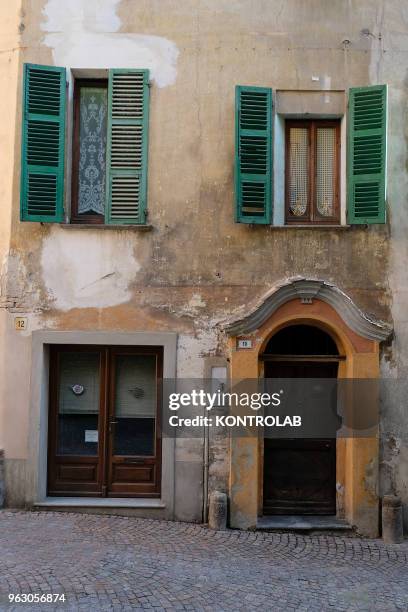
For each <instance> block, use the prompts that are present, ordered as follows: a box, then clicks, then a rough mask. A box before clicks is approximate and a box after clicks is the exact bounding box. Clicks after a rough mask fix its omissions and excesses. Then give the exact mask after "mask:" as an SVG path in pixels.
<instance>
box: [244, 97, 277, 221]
mask: <svg viewBox="0 0 408 612" xmlns="http://www.w3.org/2000/svg"><path fill="white" fill-rule="evenodd" d="M271 194H272V90H271V89H269V88H265V87H244V86H241V85H238V86H237V87H236V90H235V220H236V221H237V222H238V223H263V224H269V223H270V222H271V214H272V195H271Z"/></svg>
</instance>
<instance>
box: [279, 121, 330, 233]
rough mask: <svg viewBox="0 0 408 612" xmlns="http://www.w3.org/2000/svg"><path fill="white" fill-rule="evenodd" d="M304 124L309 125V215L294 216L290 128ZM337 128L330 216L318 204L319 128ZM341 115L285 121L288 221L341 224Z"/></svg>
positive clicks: (295, 222)
mask: <svg viewBox="0 0 408 612" xmlns="http://www.w3.org/2000/svg"><path fill="white" fill-rule="evenodd" d="M294 127H298V128H299V127H300V128H301V127H303V128H307V129H308V176H309V189H308V203H307V218H306V215H305V216H302V217H295V216H293V215H291V213H290V197H289V180H290V148H289V145H290V129H291V128H294ZM321 127H331V128H334V129H335V134H336V146H335V153H336V159H335V165H334V168H335V180H334V214H333V215H331V216H330V217H325V216H323V215H320V214H319V212H318V210H317V204H316V157H317V156H316V132H317V129H318V128H321ZM340 127H341V124H340V119H286V121H285V225H340V223H341V219H340V161H341V140H340Z"/></svg>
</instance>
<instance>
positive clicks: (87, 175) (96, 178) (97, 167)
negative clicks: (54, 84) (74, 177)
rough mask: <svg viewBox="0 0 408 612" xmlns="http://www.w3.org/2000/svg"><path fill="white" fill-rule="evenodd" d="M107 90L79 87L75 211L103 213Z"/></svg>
mask: <svg viewBox="0 0 408 612" xmlns="http://www.w3.org/2000/svg"><path fill="white" fill-rule="evenodd" d="M107 108H108V92H107V90H106V89H104V88H97V87H82V88H81V97H80V133H79V197H78V213H79V214H84V213H88V214H89V213H96V214H99V215H103V214H104V209H105V180H106V167H105V163H106V133H107Z"/></svg>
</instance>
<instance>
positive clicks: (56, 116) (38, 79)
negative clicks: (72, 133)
mask: <svg viewBox="0 0 408 612" xmlns="http://www.w3.org/2000/svg"><path fill="white" fill-rule="evenodd" d="M65 87H66V77H65V68H57V67H55V66H38V65H34V64H25V65H24V98H23V130H22V168H21V211H20V218H21V220H22V221H41V222H61V221H63V218H64V149H65V97H66V89H65Z"/></svg>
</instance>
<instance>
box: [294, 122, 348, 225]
mask: <svg viewBox="0 0 408 612" xmlns="http://www.w3.org/2000/svg"><path fill="white" fill-rule="evenodd" d="M339 174H340V122H339V121H326V120H325V121H323V120H313V121H303V120H301V121H297V120H296V121H295V120H293V121H292V120H290V121H287V122H286V223H288V224H310V223H312V224H320V223H327V224H337V223H339V222H340V214H339V212H340V207H339Z"/></svg>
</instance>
